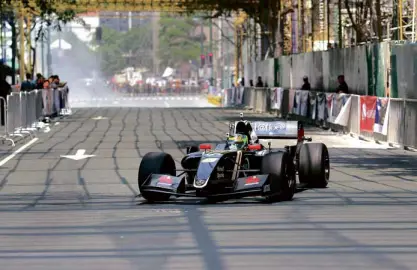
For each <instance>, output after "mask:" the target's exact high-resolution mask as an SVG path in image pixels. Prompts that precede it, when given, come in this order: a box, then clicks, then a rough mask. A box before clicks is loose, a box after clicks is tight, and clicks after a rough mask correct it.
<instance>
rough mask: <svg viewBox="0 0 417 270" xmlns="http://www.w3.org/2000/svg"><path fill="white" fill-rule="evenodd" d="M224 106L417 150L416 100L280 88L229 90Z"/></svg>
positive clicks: (225, 92) (225, 93) (226, 92)
mask: <svg viewBox="0 0 417 270" xmlns="http://www.w3.org/2000/svg"><path fill="white" fill-rule="evenodd" d="M221 100H222V106H223V107H234V106H245V107H246V108H249V109H252V110H254V111H255V112H259V113H263V112H276V113H277V116H280V117H282V118H287V119H288V118H296V119H299V120H303V121H305V122H308V123H311V124H315V125H318V126H321V127H323V128H331V129H332V130H335V131H339V132H345V133H350V134H352V135H355V136H357V137H359V138H361V139H365V140H374V141H376V142H388V143H390V144H391V145H392V146H396V147H401V148H404V149H409V148H417V136H416V133H417V100H416V99H399V98H381V97H376V96H359V95H349V94H336V93H324V92H314V91H304V90H293V89H290V90H288V89H283V88H243V87H241V88H231V89H224V90H223V91H222V95H221Z"/></svg>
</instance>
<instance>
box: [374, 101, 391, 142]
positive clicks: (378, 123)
mask: <svg viewBox="0 0 417 270" xmlns="http://www.w3.org/2000/svg"><path fill="white" fill-rule="evenodd" d="M389 108H390V102H389V99H388V98H378V99H377V101H376V110H375V124H374V132H377V133H381V134H383V135H385V136H387V134H388V115H389Z"/></svg>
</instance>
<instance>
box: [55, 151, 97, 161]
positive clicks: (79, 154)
mask: <svg viewBox="0 0 417 270" xmlns="http://www.w3.org/2000/svg"><path fill="white" fill-rule="evenodd" d="M85 152H86V151H85V149H78V150H77V152H76V153H75V155H61V157H62V158H69V159H72V160H82V159H86V158H90V157H95V156H96V155H86V154H85Z"/></svg>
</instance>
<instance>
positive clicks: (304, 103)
mask: <svg viewBox="0 0 417 270" xmlns="http://www.w3.org/2000/svg"><path fill="white" fill-rule="evenodd" d="M300 92H301V93H300V115H302V116H304V117H307V114H308V102H309V100H308V95H309V92H308V91H303V90H300Z"/></svg>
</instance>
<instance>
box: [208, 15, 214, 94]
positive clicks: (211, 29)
mask: <svg viewBox="0 0 417 270" xmlns="http://www.w3.org/2000/svg"><path fill="white" fill-rule="evenodd" d="M209 53H211V54H212V56H211V57H209V59H210V58H211V59H213V19H212V18H210V52H209ZM210 64H211V67H210V85H211V86H214V78H213V67H214V63H213V61H212V62H211V63H210Z"/></svg>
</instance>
